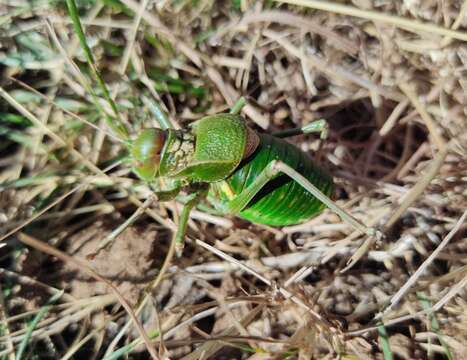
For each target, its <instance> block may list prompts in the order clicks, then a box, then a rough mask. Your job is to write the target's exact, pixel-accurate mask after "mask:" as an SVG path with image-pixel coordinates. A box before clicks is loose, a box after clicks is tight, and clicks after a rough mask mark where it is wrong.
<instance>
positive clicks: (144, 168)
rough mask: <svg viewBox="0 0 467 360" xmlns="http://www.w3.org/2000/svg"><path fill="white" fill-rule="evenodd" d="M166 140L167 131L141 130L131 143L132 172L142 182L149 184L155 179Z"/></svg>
mask: <svg viewBox="0 0 467 360" xmlns="http://www.w3.org/2000/svg"><path fill="white" fill-rule="evenodd" d="M166 140H167V131H164V130H161V129H156V128H151V129H145V130H143V131H142V132H141V133H140V134H139V135H138V137H137V138H136V139H135V140H134V141H133V143H132V146H131V155H132V158H133V164H134V165H133V171H134V173H135V174H136V175H138V176H139V177H140V178H141V179H142V180H144V181H148V182H150V181H152V180H154V179H155V178H156V177H157V172H158V170H159V165H160V160H161V153H162V150H163V148H164V144H165V142H166Z"/></svg>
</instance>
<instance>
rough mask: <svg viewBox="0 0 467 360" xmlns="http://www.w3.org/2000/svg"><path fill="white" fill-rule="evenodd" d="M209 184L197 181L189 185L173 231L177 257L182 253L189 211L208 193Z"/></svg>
mask: <svg viewBox="0 0 467 360" xmlns="http://www.w3.org/2000/svg"><path fill="white" fill-rule="evenodd" d="M208 189H209V185H208V184H207V183H198V184H194V185H191V186H190V187H189V189H188V191H191V192H190V193H189V195H188V200H187V202H186V203H185V204H184V205H183V209H182V212H181V213H180V218H179V219H178V226H177V231H176V233H175V238H174V241H175V253H176V254H177V256H178V257H180V256H181V255H182V252H183V248H184V247H185V235H186V229H187V225H188V219H189V218H190V211H191V210H192V209H193V208H194V207H195V206H196V205H197V204H198V203H199V202H200V201H201V200H202V199H204V198H205V197H206V195H207V193H208Z"/></svg>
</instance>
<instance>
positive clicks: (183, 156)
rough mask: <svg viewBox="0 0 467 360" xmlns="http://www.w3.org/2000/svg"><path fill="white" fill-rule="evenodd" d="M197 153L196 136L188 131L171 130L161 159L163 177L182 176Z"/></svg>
mask: <svg viewBox="0 0 467 360" xmlns="http://www.w3.org/2000/svg"><path fill="white" fill-rule="evenodd" d="M194 153H195V135H194V134H193V133H192V132H191V131H187V130H169V136H168V141H167V145H166V148H165V149H164V154H163V155H162V159H161V168H160V172H161V175H163V176H182V175H184V174H183V170H185V169H187V167H188V165H189V164H190V162H191V161H192V159H193V156H194Z"/></svg>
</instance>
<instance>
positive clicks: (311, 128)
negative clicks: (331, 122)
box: [272, 119, 328, 140]
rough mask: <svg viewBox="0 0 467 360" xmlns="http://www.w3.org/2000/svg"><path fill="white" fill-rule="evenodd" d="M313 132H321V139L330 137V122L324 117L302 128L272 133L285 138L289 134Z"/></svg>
mask: <svg viewBox="0 0 467 360" xmlns="http://www.w3.org/2000/svg"><path fill="white" fill-rule="evenodd" d="M313 132H317V133H320V138H321V139H323V140H324V139H326V138H327V137H328V123H327V121H326V120H324V119H319V120H316V121H312V122H311V123H309V124H308V125H305V126H303V127H301V128H294V129H288V130H284V131H278V132H275V133H273V134H272V135H273V136H275V137H279V138H285V137H289V136H295V135H302V134H310V133H313Z"/></svg>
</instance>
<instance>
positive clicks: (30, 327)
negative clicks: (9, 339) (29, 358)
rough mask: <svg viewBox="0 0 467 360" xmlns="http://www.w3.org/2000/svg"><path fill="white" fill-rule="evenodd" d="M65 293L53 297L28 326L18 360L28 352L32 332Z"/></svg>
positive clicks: (20, 345)
mask: <svg viewBox="0 0 467 360" xmlns="http://www.w3.org/2000/svg"><path fill="white" fill-rule="evenodd" d="M63 293H64V291H63V290H62V291H59V292H57V293H56V294H55V295H53V296H52V297H51V298H50V299H49V300H48V301H47V303H46V304H45V305H44V306H43V307H42V308H41V309H40V310H39V312H38V313H37V314H36V316H35V317H34V319H33V320H32V321H31V323H30V324H29V325H28V328H27V329H26V333H25V334H24V338H23V341H21V344H19V348H18V352H17V353H16V360H21V358H22V357H23V353H24V351H25V350H26V348H27V346H28V342H29V340H30V338H31V336H32V332H33V331H34V329H35V328H36V326H37V324H38V323H39V321H41V320H42V318H43V317H44V316H45V315H46V314H47V313H48V312H49V310H50V307H51V306H52V305H53V304H54V303H55V302H56V301H57V300H58V299H60V297H61V296H62V295H63Z"/></svg>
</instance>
